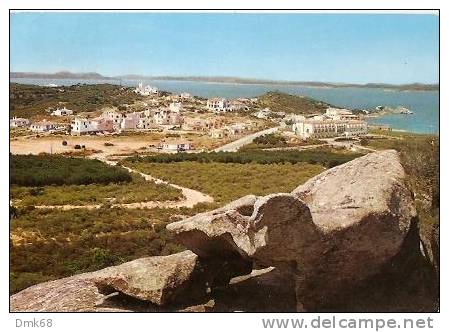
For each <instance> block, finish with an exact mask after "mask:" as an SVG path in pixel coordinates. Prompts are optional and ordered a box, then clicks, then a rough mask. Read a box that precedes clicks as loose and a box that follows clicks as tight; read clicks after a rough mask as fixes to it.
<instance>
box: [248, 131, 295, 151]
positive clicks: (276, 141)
mask: <svg viewBox="0 0 449 332" xmlns="http://www.w3.org/2000/svg"><path fill="white" fill-rule="evenodd" d="M253 143H254V144H255V145H257V146H261V147H262V146H263V147H264V148H278V147H285V146H287V145H288V144H287V140H286V139H285V137H284V136H281V135H279V134H275V133H274V134H267V135H263V136H259V137H256V138H255V139H254V141H253Z"/></svg>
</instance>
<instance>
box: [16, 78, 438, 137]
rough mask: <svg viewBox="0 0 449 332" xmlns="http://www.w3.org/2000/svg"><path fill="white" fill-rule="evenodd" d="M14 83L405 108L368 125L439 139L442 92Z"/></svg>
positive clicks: (187, 83)
mask: <svg viewBox="0 0 449 332" xmlns="http://www.w3.org/2000/svg"><path fill="white" fill-rule="evenodd" d="M11 82H15V83H22V84H34V85H42V86H46V85H49V84H56V85H58V86H68V85H74V84H78V83H80V84H100V83H110V84H121V85H123V86H128V87H134V86H137V85H138V83H139V82H142V83H144V84H145V85H152V86H156V87H157V88H158V89H159V90H165V91H170V92H173V93H181V92H188V93H190V94H191V95H194V96H199V97H205V98H209V97H224V98H239V97H243V98H244V97H257V96H259V95H261V94H264V93H265V92H268V91H280V92H285V93H289V94H292V95H298V96H307V97H311V98H314V99H317V100H322V101H325V102H327V103H330V104H333V105H335V106H339V107H344V108H352V109H355V108H357V109H367V110H372V109H374V108H375V107H376V106H378V105H383V106H390V107H393V108H395V107H398V106H403V107H406V108H408V109H409V110H411V111H412V112H413V114H409V115H404V114H387V115H384V116H381V117H376V118H369V119H368V120H367V121H368V123H369V124H384V125H389V126H390V127H391V128H392V129H395V130H402V131H407V132H413V133H421V134H437V135H439V118H440V117H439V108H440V104H439V92H438V91H398V90H390V89H382V88H346V87H344V88H343V87H342V88H322V87H306V86H298V85H284V84H232V83H212V82H199V81H177V80H143V81H142V80H84V79H78V80H73V79H31V78H12V79H11Z"/></svg>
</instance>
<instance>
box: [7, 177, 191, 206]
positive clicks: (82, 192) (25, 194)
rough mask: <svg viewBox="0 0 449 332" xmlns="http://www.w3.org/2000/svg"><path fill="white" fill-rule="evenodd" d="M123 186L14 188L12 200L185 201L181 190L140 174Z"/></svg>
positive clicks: (58, 202)
mask: <svg viewBox="0 0 449 332" xmlns="http://www.w3.org/2000/svg"><path fill="white" fill-rule="evenodd" d="M132 178H133V180H132V181H131V182H128V183H122V184H115V183H114V184H107V185H98V184H89V185H79V186H77V185H68V186H66V185H64V186H44V187H32V188H30V187H18V186H12V187H11V191H10V193H11V198H12V199H14V200H20V203H19V204H20V206H36V205H65V204H68V205H86V204H106V203H108V202H111V203H135V202H146V201H160V202H162V201H174V200H178V199H181V198H182V197H183V196H182V192H181V190H180V189H176V188H173V187H171V186H169V185H166V184H163V183H160V184H156V183H154V182H152V181H146V180H145V179H144V178H143V177H141V176H140V175H133V176H132Z"/></svg>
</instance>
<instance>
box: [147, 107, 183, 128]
mask: <svg viewBox="0 0 449 332" xmlns="http://www.w3.org/2000/svg"><path fill="white" fill-rule="evenodd" d="M153 117H154V121H155V123H156V124H158V125H181V124H182V122H183V118H182V116H181V115H180V114H179V113H176V112H171V111H170V110H168V109H160V110H158V111H155V112H154V116H153Z"/></svg>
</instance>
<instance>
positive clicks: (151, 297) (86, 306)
mask: <svg viewBox="0 0 449 332" xmlns="http://www.w3.org/2000/svg"><path fill="white" fill-rule="evenodd" d="M250 272H251V265H250V264H248V263H247V262H243V261H238V262H232V261H230V260H219V261H218V260H204V259H200V258H199V257H198V256H197V255H195V254H194V253H193V252H191V251H188V250H186V251H183V252H180V253H177V254H173V255H169V256H155V257H146V258H140V259H136V260H134V261H131V262H127V263H124V264H121V265H118V266H113V267H109V268H105V269H103V270H99V271H96V272H92V273H84V274H80V275H76V276H73V277H69V278H64V279H60V280H55V281H50V282H47V283H43V284H39V285H35V286H32V287H29V288H27V289H25V290H24V291H22V292H19V293H18V294H15V295H12V296H11V307H12V310H13V311H16V310H17V311H98V308H102V304H103V302H104V301H105V300H106V299H108V298H109V297H111V295H112V296H114V295H116V294H117V292H119V293H120V294H122V295H124V296H125V297H130V298H133V299H136V300H140V301H147V302H149V303H151V304H154V305H157V306H168V305H172V304H173V303H177V304H180V303H184V302H185V301H186V299H187V300H188V301H191V302H192V301H193V302H195V301H201V300H202V299H205V298H206V297H207V294H208V293H210V291H211V288H212V287H217V286H220V285H226V284H228V282H229V280H230V279H231V278H232V277H233V276H238V275H243V274H247V273H250ZM150 307H151V306H150Z"/></svg>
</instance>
